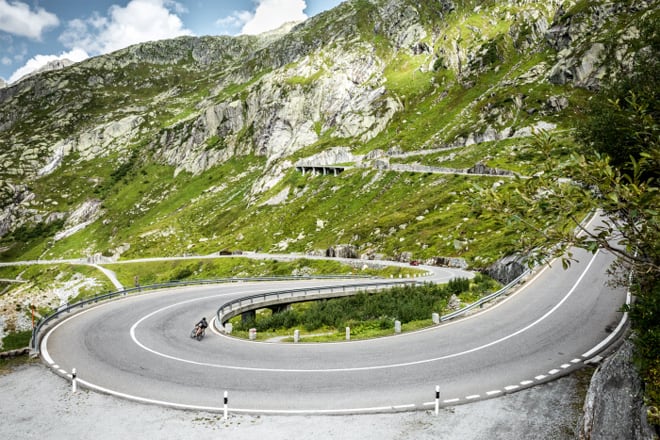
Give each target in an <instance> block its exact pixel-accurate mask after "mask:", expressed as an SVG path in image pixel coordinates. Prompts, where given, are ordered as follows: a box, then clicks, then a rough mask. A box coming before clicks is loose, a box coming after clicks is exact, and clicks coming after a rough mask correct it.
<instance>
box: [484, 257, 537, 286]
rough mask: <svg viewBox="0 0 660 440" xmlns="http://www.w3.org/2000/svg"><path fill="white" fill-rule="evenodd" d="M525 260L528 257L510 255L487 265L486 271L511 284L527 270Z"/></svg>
mask: <svg viewBox="0 0 660 440" xmlns="http://www.w3.org/2000/svg"><path fill="white" fill-rule="evenodd" d="M525 261H526V258H525V257H523V256H521V255H515V254H514V255H509V256H507V257H504V258H502V259H501V260H499V261H496V262H495V263H493V264H492V265H490V266H489V267H487V268H486V270H484V272H485V273H486V275H488V276H489V277H491V278H494V279H496V280H497V281H499V282H500V283H502V284H509V283H510V282H511V281H513V280H515V279H516V278H518V277H519V276H520V275H522V274H523V272H525V270H527V265H526V264H525Z"/></svg>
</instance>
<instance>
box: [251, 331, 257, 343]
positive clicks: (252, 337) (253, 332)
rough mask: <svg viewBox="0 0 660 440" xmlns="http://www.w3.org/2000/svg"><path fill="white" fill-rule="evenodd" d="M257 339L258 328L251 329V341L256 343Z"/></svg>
mask: <svg viewBox="0 0 660 440" xmlns="http://www.w3.org/2000/svg"><path fill="white" fill-rule="evenodd" d="M255 339H257V329H256V328H251V329H250V341H254V340H255Z"/></svg>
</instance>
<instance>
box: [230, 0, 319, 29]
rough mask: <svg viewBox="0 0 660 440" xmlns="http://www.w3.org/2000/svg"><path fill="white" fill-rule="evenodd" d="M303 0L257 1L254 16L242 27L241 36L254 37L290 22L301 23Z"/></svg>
mask: <svg viewBox="0 0 660 440" xmlns="http://www.w3.org/2000/svg"><path fill="white" fill-rule="evenodd" d="M306 7H307V4H306V3H305V0H259V4H258V5H257V9H256V11H255V12H254V15H253V16H252V17H251V18H250V19H249V20H248V21H247V22H246V23H245V24H244V25H243V28H242V29H241V34H248V35H256V34H260V33H262V32H266V31H272V30H273V29H277V28H279V27H280V26H282V25H283V24H284V23H289V22H291V21H302V20H306V19H307V18H308V17H307V15H306V14H305V12H304V11H305V8H306Z"/></svg>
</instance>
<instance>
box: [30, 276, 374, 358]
mask: <svg viewBox="0 0 660 440" xmlns="http://www.w3.org/2000/svg"><path fill="white" fill-rule="evenodd" d="M373 278H377V277H374V276H365V275H322V276H312V275H303V276H281V277H252V278H250V277H232V278H217V279H210V280H186V281H168V282H166V283H158V284H150V285H146V286H137V287H131V288H128V289H123V290H117V291H115V292H108V293H102V294H99V295H95V296H93V297H91V298H88V299H85V300H82V301H78V302H76V303H74V304H66V305H64V306H61V307H59V308H58V309H57V310H56V311H55V312H53V313H51V314H49V315H46V316H43V317H41V318H40V319H39V321H38V322H37V324H36V326H35V327H34V329H33V330H32V337H31V338H30V347H29V349H30V350H31V351H32V352H33V353H39V350H40V348H39V342H40V336H39V335H40V334H41V331H42V329H43V328H44V327H45V326H46V325H48V324H49V323H50V322H53V321H55V320H57V319H58V318H60V317H61V316H62V315H64V314H68V313H71V312H73V311H75V310H77V309H82V308H84V307H85V306H88V305H90V304H96V303H98V302H101V301H107V300H110V299H114V298H117V297H123V296H125V295H129V294H131V293H136V292H143V291H148V290H156V289H167V288H172V287H185V286H195V285H204V284H227V283H240V282H251V281H287V280H295V281H299V280H311V279H321V280H323V279H373Z"/></svg>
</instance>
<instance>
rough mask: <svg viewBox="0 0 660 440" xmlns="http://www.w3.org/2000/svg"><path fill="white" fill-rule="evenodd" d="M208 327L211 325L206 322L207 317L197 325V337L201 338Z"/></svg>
mask: <svg viewBox="0 0 660 440" xmlns="http://www.w3.org/2000/svg"><path fill="white" fill-rule="evenodd" d="M208 326H209V323H208V322H206V317H203V318H202V320H201V321H199V322H198V323H197V324H196V325H195V328H196V329H197V333H196V334H195V336H199V335H200V334H201V333H202V332H203V331H204V330H206V327H208Z"/></svg>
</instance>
